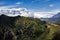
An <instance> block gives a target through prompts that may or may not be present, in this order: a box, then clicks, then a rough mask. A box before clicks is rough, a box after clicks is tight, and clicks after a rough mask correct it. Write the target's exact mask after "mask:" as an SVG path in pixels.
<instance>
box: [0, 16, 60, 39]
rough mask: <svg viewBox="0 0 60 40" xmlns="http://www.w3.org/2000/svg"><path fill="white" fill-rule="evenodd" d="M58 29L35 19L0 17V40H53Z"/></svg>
mask: <svg viewBox="0 0 60 40" xmlns="http://www.w3.org/2000/svg"><path fill="white" fill-rule="evenodd" d="M59 29H60V28H58V27H55V26H54V25H51V24H49V23H48V22H45V21H40V20H39V19H37V18H30V17H21V16H16V17H8V16H6V15H1V16H0V40H55V35H56V34H59V33H58V31H59V32H60V30H59ZM59 35H60V34H59ZM59 37H60V36H59ZM56 39H57V38H56ZM58 39H59V38H58Z"/></svg>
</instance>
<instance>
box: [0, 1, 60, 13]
mask: <svg viewBox="0 0 60 40" xmlns="http://www.w3.org/2000/svg"><path fill="white" fill-rule="evenodd" d="M1 7H2V8H3V7H10V8H12V7H14V8H27V9H29V10H32V11H44V12H45V11H53V10H60V0H0V8H1Z"/></svg>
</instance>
